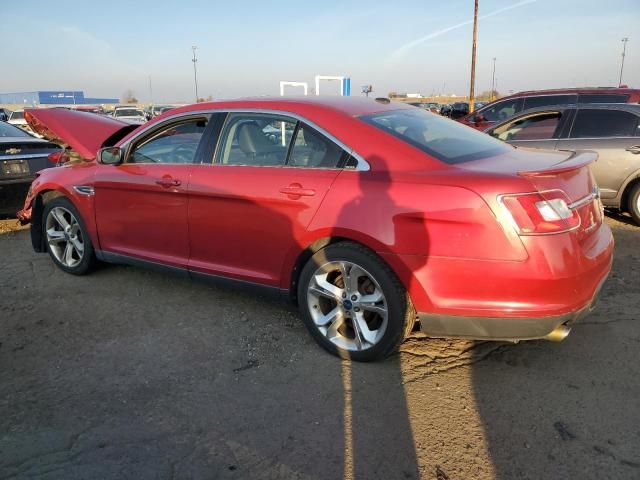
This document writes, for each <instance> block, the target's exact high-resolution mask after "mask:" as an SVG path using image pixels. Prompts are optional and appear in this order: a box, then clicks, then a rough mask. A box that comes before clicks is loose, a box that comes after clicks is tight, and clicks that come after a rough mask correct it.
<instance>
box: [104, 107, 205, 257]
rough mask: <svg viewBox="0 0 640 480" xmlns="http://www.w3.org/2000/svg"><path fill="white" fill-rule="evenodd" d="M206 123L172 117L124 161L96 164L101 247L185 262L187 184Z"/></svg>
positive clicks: (137, 142)
mask: <svg viewBox="0 0 640 480" xmlns="http://www.w3.org/2000/svg"><path fill="white" fill-rule="evenodd" d="M206 124H207V118H205V117H201V116H200V117H197V116H196V117H193V118H187V119H184V118H183V119H181V120H179V121H175V120H168V121H167V122H165V123H164V124H162V125H160V126H158V127H157V128H154V129H152V130H151V131H149V133H146V134H143V135H141V136H140V137H138V138H135V139H134V140H133V141H132V142H131V143H130V144H128V145H127V147H126V148H125V157H124V161H123V163H121V164H119V165H99V166H98V170H97V172H96V176H95V183H94V185H95V202H96V204H95V212H96V223H97V227H98V237H99V240H100V248H101V250H103V251H105V252H109V253H115V254H120V255H125V256H129V257H135V258H138V259H142V260H148V261H155V262H159V263H163V264H167V265H172V266H177V267H186V265H187V261H188V258H189V237H188V228H187V205H188V199H187V188H188V184H189V177H190V175H191V170H192V168H193V162H194V160H195V158H196V152H197V151H198V146H199V144H200V140H201V137H202V134H203V132H204V130H205V128H206Z"/></svg>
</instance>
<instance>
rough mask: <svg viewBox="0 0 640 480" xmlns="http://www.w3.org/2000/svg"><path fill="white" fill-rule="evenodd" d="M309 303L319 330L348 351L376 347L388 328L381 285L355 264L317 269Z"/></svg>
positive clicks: (323, 266) (324, 266) (334, 264)
mask: <svg viewBox="0 0 640 480" xmlns="http://www.w3.org/2000/svg"><path fill="white" fill-rule="evenodd" d="M307 303H308V307H309V311H310V312H311V317H312V319H313V321H314V323H315V326H316V328H317V329H318V330H319V331H320V332H321V333H322V334H323V335H324V336H325V337H326V338H327V339H328V340H329V341H331V342H332V343H334V344H335V345H336V346H338V347H339V348H342V349H345V350H350V351H357V350H366V349H369V348H371V347H373V346H374V345H376V344H377V343H378V342H379V341H380V339H381V338H382V337H383V335H384V332H385V330H386V328H387V324H388V315H389V312H388V305H387V300H386V298H385V296H384V293H383V292H382V289H381V288H380V284H379V283H378V281H377V280H376V279H375V278H374V277H373V276H372V275H371V274H370V273H369V272H367V271H366V270H365V269H364V268H362V267H361V266H359V265H356V264H355V263H352V262H347V261H335V262H328V263H325V264H324V265H322V266H320V267H319V268H318V269H316V271H315V272H314V274H313V276H312V277H311V282H309V286H308V288H307Z"/></svg>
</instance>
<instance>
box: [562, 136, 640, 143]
mask: <svg viewBox="0 0 640 480" xmlns="http://www.w3.org/2000/svg"><path fill="white" fill-rule="evenodd" d="M638 138H639V136H638V135H632V136H629V135H625V136H624V137H569V138H558V139H557V140H571V141H574V142H575V141H576V140H625V139H638Z"/></svg>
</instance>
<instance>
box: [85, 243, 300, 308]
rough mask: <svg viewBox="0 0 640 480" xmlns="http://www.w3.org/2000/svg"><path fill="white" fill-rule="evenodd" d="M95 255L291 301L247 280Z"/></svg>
mask: <svg viewBox="0 0 640 480" xmlns="http://www.w3.org/2000/svg"><path fill="white" fill-rule="evenodd" d="M95 253H96V257H97V258H98V260H101V261H103V262H107V263H114V264H120V265H131V266H133V267H140V268H146V269H149V270H153V271H156V272H160V273H169V274H173V275H177V276H179V277H182V278H189V279H192V280H196V281H202V282H206V283H212V284H215V285H219V286H222V287H225V288H232V289H238V290H246V291H250V292H252V293H255V294H257V295H260V296H265V297H270V298H276V299H278V300H285V301H288V300H289V292H288V290H286V289H283V288H278V287H272V286H269V285H262V284H260V283H254V282H249V281H246V280H237V279H235V278H228V277H222V276H219V275H212V274H208V273H201V272H194V271H191V270H188V269H186V268H180V267H173V266H171V265H165V264H163V263H158V262H153V261H150V260H142V259H140V258H135V257H130V256H128V255H122V254H119V253H111V252H105V251H103V250H96V252H95Z"/></svg>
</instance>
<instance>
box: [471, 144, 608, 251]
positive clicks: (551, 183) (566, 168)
mask: <svg viewBox="0 0 640 480" xmlns="http://www.w3.org/2000/svg"><path fill="white" fill-rule="evenodd" d="M597 158H598V155H597V153H595V152H591V151H543V150H536V149H525V148H517V149H514V150H513V151H512V152H509V153H507V154H504V155H500V156H497V157H492V158H489V159H485V160H479V161H475V162H469V163H466V164H462V165H461V166H460V167H461V168H465V169H470V170H473V171H484V172H492V173H501V174H505V175H511V176H517V177H520V178H523V179H526V180H527V183H529V184H531V186H532V189H531V191H532V192H533V191H537V192H550V191H557V190H560V191H562V192H563V193H564V194H566V196H567V198H568V202H567V204H568V206H569V208H570V209H571V210H573V211H575V212H576V213H577V214H578V215H579V217H580V225H579V227H578V228H577V229H575V230H574V231H575V232H577V235H578V238H579V240H583V239H585V238H586V237H588V236H589V235H590V234H591V233H592V232H594V231H596V230H597V227H598V226H599V225H600V224H601V223H602V221H603V218H602V206H601V203H600V199H599V194H598V188H597V186H596V183H595V180H594V178H593V175H592V173H591V171H590V169H589V164H590V163H592V162H594V161H596V160H597ZM503 193H505V194H519V193H520V192H503ZM522 193H526V192H522ZM543 195H544V193H543Z"/></svg>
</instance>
